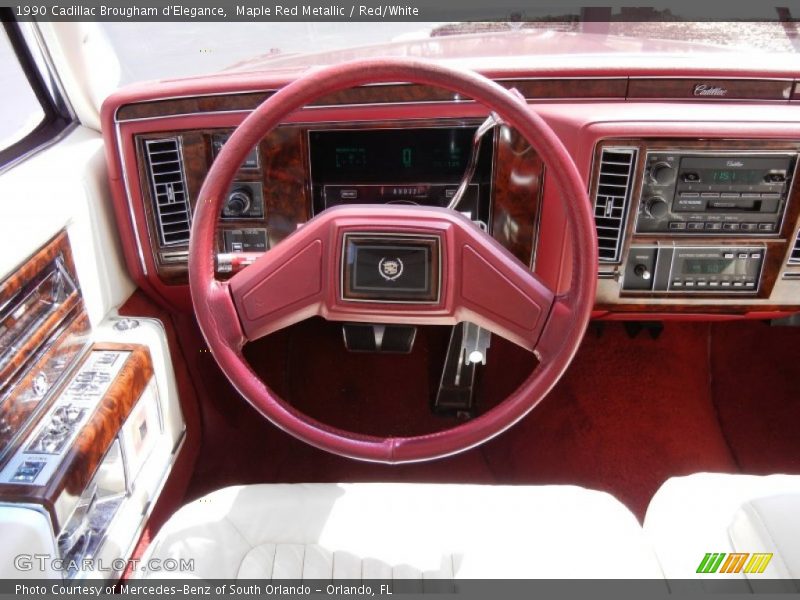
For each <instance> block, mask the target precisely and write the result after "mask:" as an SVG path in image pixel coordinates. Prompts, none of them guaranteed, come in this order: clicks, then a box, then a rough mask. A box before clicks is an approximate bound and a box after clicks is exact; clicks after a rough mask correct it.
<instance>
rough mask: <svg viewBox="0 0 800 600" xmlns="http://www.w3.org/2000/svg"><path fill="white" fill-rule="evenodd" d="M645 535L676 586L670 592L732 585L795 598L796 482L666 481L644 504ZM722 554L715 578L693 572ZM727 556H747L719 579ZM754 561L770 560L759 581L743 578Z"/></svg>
mask: <svg viewBox="0 0 800 600" xmlns="http://www.w3.org/2000/svg"><path fill="white" fill-rule="evenodd" d="M644 530H645V534H646V535H647V537H648V539H649V540H650V541H651V542H652V544H653V547H654V549H655V551H656V554H657V555H658V558H659V561H660V562H661V566H662V568H663V569H664V574H665V575H666V577H667V578H668V579H670V580H676V581H677V584H672V587H673V589H676V587H675V586H676V585H678V586H679V587H684V588H689V589H702V588H705V589H714V588H720V587H725V589H732V588H731V583H732V582H738V585H739V587H740V588H741V589H744V590H752V591H772V590H776V591H777V590H791V591H799V590H798V589H797V587H796V581H797V580H800V475H769V476H755V475H726V474H718V473H698V474H695V475H689V476H687V477H676V478H673V479H670V480H668V481H667V482H666V483H664V485H663V486H662V487H661V489H659V490H658V492H656V494H655V496H653V499H652V500H651V501H650V506H649V507H648V509H647V515H646V517H645V521H644ZM723 552H724V553H725V554H726V556H725V557H723V558H722V562H721V563H720V566H719V568H718V569H717V572H716V573H698V572H697V571H698V569H699V567H700V564H701V561H702V560H703V559H704V557H705V555H706V554H707V553H712V554H713V553H723ZM731 553H746V554H748V555H749V556H748V557H746V558H741V559H740V562H742V568H741V569H735V568H734V569H733V570H734V571H736V570H738V571H739V572H738V573H736V572H733V573H723V572H722V571H723V570H728V569H724V567H725V560H727V559H728V558H730V554H731ZM755 553H772V555H773V556H772V558H771V559H770V561H769V563H767V567H766V569H764V571H763V573H749V574H748V573H745V570H746V567H747V564H748V563H749V561H750V560H751V559H752V555H753V554H755ZM732 565H733V562H732V563H730V564H729V565H728V567H729V568H730V567H731V566H732ZM775 579H783V580H784V583H781V584H780V585H777V584H776V582H775V581H774V580H775ZM689 580H692V581H689ZM770 580H771V581H770ZM722 582H724V584H723V583H722ZM733 589H735V587H734V588H733Z"/></svg>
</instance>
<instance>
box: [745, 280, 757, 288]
mask: <svg viewBox="0 0 800 600" xmlns="http://www.w3.org/2000/svg"><path fill="white" fill-rule="evenodd" d="M744 286H745V287H756V284H755V283H754V282H752V281H748V282H747V283H745V284H744Z"/></svg>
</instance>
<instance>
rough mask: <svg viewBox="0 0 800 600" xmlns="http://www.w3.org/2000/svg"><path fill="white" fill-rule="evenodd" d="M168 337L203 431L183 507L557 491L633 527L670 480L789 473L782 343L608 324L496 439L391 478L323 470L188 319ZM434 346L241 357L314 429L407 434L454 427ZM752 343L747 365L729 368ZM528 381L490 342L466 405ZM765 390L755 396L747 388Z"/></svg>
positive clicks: (320, 324) (685, 328)
mask: <svg viewBox="0 0 800 600" xmlns="http://www.w3.org/2000/svg"><path fill="white" fill-rule="evenodd" d="M179 329H180V335H181V338H182V339H183V342H184V346H185V347H187V346H188V347H195V348H196V352H194V353H191V352H187V351H186V349H184V353H185V354H186V355H187V356H194V360H193V361H190V363H193V364H190V365H189V369H190V371H191V372H192V374H193V377H195V380H196V387H197V388H198V390H199V391H200V398H201V413H202V419H203V427H204V429H203V445H202V448H201V454H200V458H199V460H198V463H197V465H196V468H195V474H194V477H193V479H192V483H191V486H190V490H189V494H188V496H189V498H194V497H197V496H199V495H201V494H204V493H206V492H208V491H210V490H213V489H216V488H218V487H221V486H224V485H230V484H238V483H255V482H275V481H285V482H301V481H448V482H475V483H493V482H499V483H537V484H548V483H569V484H576V485H582V486H586V487H591V488H595V489H602V490H607V491H609V492H611V493H612V494H614V495H615V496H616V497H618V498H619V499H620V500H622V501H623V502H624V503H625V504H627V505H628V506H629V507H630V508H631V509H632V510H633V511H634V512H635V513H636V514H637V515H638V516H640V517H642V516H643V514H644V511H645V508H646V506H647V503H648V502H649V500H650V497H651V496H652V494H653V493H654V492H655V490H656V489H657V488H658V486H659V485H660V484H661V483H662V482H663V481H664V480H665V479H667V478H668V477H670V476H674V475H680V474H686V473H692V472H697V471H721V472H737V471H739V470H740V469H741V470H745V471H754V472H772V471H792V470H794V471H797V470H798V462H797V459H798V457H800V448H799V447H798V446H800V445H798V440H797V437H796V435H795V434H794V433H793V430H794V426H793V425H791V424H792V423H794V424H796V423H797V422H798V417H800V407H799V406H798V401H797V398H798V387H797V386H798V381H797V378H796V374H794V372H793V369H796V367H795V366H794V365H796V364H797V358H798V350H797V343H796V342H797V340H798V339H800V332H799V331H797V330H789V329H783V330H778V329H776V328H769V327H767V326H765V325H762V324H761V323H722V324H715V325H713V326H712V325H710V324H706V323H668V324H667V325H666V327H665V329H664V332H663V334H662V335H661V336H660V337H659V338H658V339H656V340H654V339H652V338H651V337H650V336H649V335H647V334H642V335H639V336H638V337H636V338H635V339H631V338H630V337H629V336H628V335H627V334H626V332H625V330H624V328H623V326H622V325H621V324H619V323H609V324H607V325H606V326H605V327H604V329H603V332H602V334H599V333H598V332H597V331H596V330H594V329H593V330H590V332H589V333H588V334H587V337H586V339H585V341H584V343H583V346H582V348H581V350H580V351H579V353H578V355H577V357H576V359H575V361H574V363H573V364H572V366H571V367H570V369H569V371H568V372H567V374H566V375H565V377H564V378H563V380H562V381H561V382H560V383H559V385H558V386H557V387H556V388H555V389H554V390H553V392H552V393H551V394H550V395H549V397H548V398H546V399H545V401H544V402H543V403H542V404H541V405H540V406H539V407H538V408H537V409H536V410H535V411H534V412H532V413H531V414H530V415H529V416H528V417H527V418H526V419H524V420H523V421H522V422H521V423H519V424H518V425H517V426H515V427H514V428H513V429H511V430H510V431H508V432H506V433H505V434H503V435H501V436H500V437H498V438H497V439H495V440H493V441H491V442H489V443H488V444H485V445H484V446H482V447H481V448H479V449H476V450H473V451H470V452H467V453H464V454H461V455H459V456H456V457H452V458H448V459H443V460H440V461H435V462H431V463H426V464H419V465H409V466H401V467H390V466H383V465H374V464H366V463H358V462H354V461H350V460H346V459H341V458H338V457H335V456H331V455H329V454H326V453H324V452H321V451H318V450H315V449H313V448H311V447H308V446H306V445H305V444H303V443H301V442H298V441H296V440H294V439H292V438H291V437H289V436H287V435H285V434H283V433H282V432H280V431H278V430H277V429H276V428H274V427H273V426H272V425H270V424H268V423H266V422H264V421H263V419H262V418H261V417H260V416H259V415H258V414H257V413H256V412H255V411H254V410H253V409H252V408H250V407H249V406H248V405H247V404H246V403H245V402H243V401H241V400H240V399H239V398H238V397H237V395H236V393H235V392H234V390H233V389H232V388H231V387H230V385H229V384H228V383H227V381H226V380H225V379H224V378H223V377H222V376H221V374H220V373H219V371H218V369H217V367H216V365H215V364H214V362H213V359H212V358H211V356H210V354H208V353H207V352H203V351H202V350H203V349H204V345H203V343H202V340H201V339H200V337H199V334H198V332H197V330H196V328H195V327H194V325H193V324H192V323H190V322H188V320H187V321H186V322H183V323H182V325H179ZM773 337H774V338H776V339H773ZM778 341H780V344H781V345H780V348H781V349H783V350H787V349H788V348H790V347H792V344H793V341H794V342H795V343H794V346H793V348H794V354H791V353H787V352H782V353H780V354H778V353H777V352H773V349H775V350H777V349H778V347H777V346H776V344H777V343H778ZM446 342H447V331H446V330H440V329H437V328H431V329H427V330H424V331H421V332H420V334H419V336H418V339H417V343H416V345H415V350H414V352H413V353H412V354H411V355H408V356H380V355H364V354H349V353H347V352H345V351H344V350H343V348H342V343H341V332H340V330H339V328H338V326H336V325H335V324H330V323H326V322H324V321H321V320H313V321H308V322H305V323H302V324H300V325H298V326H296V327H294V328H292V329H291V330H288V331H284V332H281V333H279V334H277V335H275V336H272V337H271V338H268V339H266V340H263V341H260V342H259V343H257V344H253V345H251V346H250V347H249V348H248V358H249V360H250V362H251V364H253V366H254V368H256V369H257V370H258V371H259V372H260V373H262V375H263V376H264V377H265V379H266V380H267V381H268V382H269V384H270V385H271V386H272V387H273V388H274V389H275V390H276V391H278V392H279V393H281V394H284V395H285V397H289V398H291V400H292V402H293V403H294V404H295V405H296V406H298V407H299V408H301V409H303V410H306V411H307V412H309V413H310V414H312V415H313V416H315V417H317V418H320V419H323V420H325V421H327V422H330V423H331V424H334V425H337V426H340V427H348V428H351V429H353V430H356V431H360V432H365V433H374V434H390V433H391V434H396V435H408V434H414V433H421V432H423V431H430V430H432V429H437V428H440V427H443V426H446V425H448V424H451V423H452V422H453V421H448V420H445V419H442V418H440V417H436V416H433V415H432V414H431V413H430V410H429V405H428V402H429V398H430V395H431V394H432V392H433V390H434V389H435V386H436V383H437V382H438V377H439V369H440V365H441V362H442V360H443V352H444V348H445V346H446ZM756 344H761V347H760V351H757V352H753V353H752V358H751V359H750V364H748V365H747V366H742V365H741V364H740V363H737V361H739V360H741V357H742V356H744V355H745V352H746V351H747V350H748V349H750V348H753V347H754V345H756ZM710 350H711V356H709V352H710ZM734 359H735V360H734ZM792 361H793V362H792ZM754 363H755V364H756V365H757V366H754ZM737 364H738V365H739V366H738V367H737V366H736V365H737ZM712 367H713V368H712ZM531 368H532V360H531V357H530V355H528V354H527V353H525V352H523V351H520V350H518V349H516V348H515V347H513V346H511V345H509V344H506V343H503V342H502V340H495V341H494V343H493V346H492V349H491V351H490V362H489V366H488V367H487V368H486V371H485V372H484V373H483V376H482V378H481V388H480V394H481V397H482V400H481V406H483V407H487V406H490V405H491V403H492V402H495V401H497V400H498V399H499V398H501V397H504V395H505V394H507V393H508V392H509V391H511V389H513V387H515V386H516V385H518V383H519V382H520V381H521V380H522V379H523V378H524V377H525V375H526V374H527V372H528V371H529V370H530V369H531ZM764 379H767V380H769V381H770V385H769V388H768V389H767V390H763V389H762V388H760V387H759V385H760V382H761V381H762V380H764ZM757 389H762V393H759V394H756V393H755V391H756V390H757ZM767 396H769V398H766V397H767ZM765 398H766V399H765ZM715 400H716V401H715ZM765 403H766V404H765ZM721 424H722V426H721ZM765 443H767V447H768V448H770V449H771V450H770V451H769V452H765V451H764V444H765Z"/></svg>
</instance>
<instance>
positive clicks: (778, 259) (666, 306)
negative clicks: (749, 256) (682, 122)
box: [590, 139, 800, 314]
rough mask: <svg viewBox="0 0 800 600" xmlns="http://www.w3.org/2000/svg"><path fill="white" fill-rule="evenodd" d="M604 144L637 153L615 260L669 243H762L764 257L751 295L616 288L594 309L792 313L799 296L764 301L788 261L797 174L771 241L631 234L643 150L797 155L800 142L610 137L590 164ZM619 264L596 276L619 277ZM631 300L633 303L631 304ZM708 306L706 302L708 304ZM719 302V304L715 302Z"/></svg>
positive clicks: (799, 182) (799, 208) (799, 207)
mask: <svg viewBox="0 0 800 600" xmlns="http://www.w3.org/2000/svg"><path fill="white" fill-rule="evenodd" d="M605 146H610V147H634V148H637V149H638V151H639V154H638V157H637V163H636V176H635V179H634V182H633V195H632V198H631V205H630V208H629V211H630V212H629V215H628V222H627V225H626V228H625V237H624V241H623V246H622V251H621V254H620V256H621V259H622V260H623V261H624V260H625V258H626V257H627V255H628V252H629V250H630V247H631V245H638V244H644V245H647V244H650V243H653V242H656V241H658V240H662V241H663V240H669V241H670V242H671V241H675V242H676V243H677V244H685V245H689V244H698V245H708V246H747V245H751V244H764V245H765V247H766V256H765V262H764V266H763V269H762V272H761V286H760V288H759V290H758V292H757V293H756V294H755V295H753V296H742V295H740V294H731V295H729V296H723V295H721V294H703V293H699V292H693V293H691V294H686V295H682V296H678V295H676V294H674V293H673V294H664V293H651V294H637V293H636V292H633V291H630V292H623V291H621V290H620V292H619V294H618V297H617V298H614V299H613V301H611V302H609V301H604V300H603V299H601V298H598V303H597V305H596V306H595V309H596V310H606V311H612V312H631V313H636V312H651V313H652V312H657V313H707V314H718V313H728V314H745V313H748V312H753V311H760V310H765V311H793V310H797V309H798V306H800V298H798V304H797V305H793V306H792V305H786V304H780V305H779V304H776V303H770V301H769V299H770V296H771V295H772V291H773V289H774V287H775V283H776V282H777V280H778V277H779V276H780V273H781V269H782V268H783V265H784V263H785V261H786V259H787V257H788V254H789V251H790V250H791V247H792V245H793V243H794V232H795V229H796V227H797V223H798V219H800V171H796V172H795V179H794V180H793V182H792V187H791V191H790V194H789V197H788V199H787V205H786V212H785V213H784V218H783V223H782V224H781V230H780V232H779V233H778V235H777V236H775V237H746V236H731V235H727V236H724V237H713V236H705V235H698V236H696V237H694V236H686V235H684V236H670V235H669V234H662V235H656V236H654V235H652V234H648V235H644V234H637V233H635V228H636V215H637V214H638V212H639V204H640V199H641V198H640V196H641V189H642V177H643V175H644V166H645V160H646V154H647V152H648V151H650V152H652V151H657V150H664V149H676V148H680V149H685V150H688V151H709V150H710V151H714V150H716V151H720V152H723V151H726V150H744V151H747V152H752V153H758V152H764V151H782V152H789V153H791V152H798V151H800V142H798V141H796V140H795V141H792V140H752V139H751V140H741V139H739V140H708V139H706V140H699V141H698V140H685V139H613V140H606V141H603V142H601V143H600V144H598V145H597V147H596V148H595V155H594V164H596V165H597V164H599V160H600V153H601V151H602V149H603V148H604V147H605ZM597 177H598V170H597V169H594V172H593V173H592V180H591V187H590V189H591V191H592V198H594V194H595V191H596V189H597ZM623 267H624V263H623V264H620V265H612V264H609V263H602V264H601V265H600V271H601V272H602V273H606V274H608V273H619V274H620V276H621V272H622V269H623ZM634 299H635V300H636V301H635V302H634V301H633V300H634ZM712 299H713V300H714V302H710V300H712ZM720 300H724V302H723V303H720Z"/></svg>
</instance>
